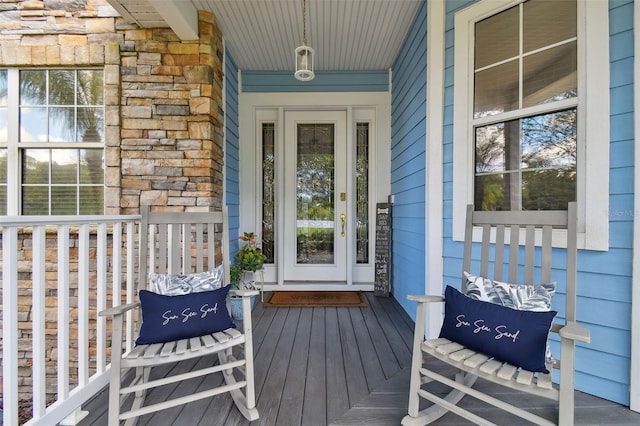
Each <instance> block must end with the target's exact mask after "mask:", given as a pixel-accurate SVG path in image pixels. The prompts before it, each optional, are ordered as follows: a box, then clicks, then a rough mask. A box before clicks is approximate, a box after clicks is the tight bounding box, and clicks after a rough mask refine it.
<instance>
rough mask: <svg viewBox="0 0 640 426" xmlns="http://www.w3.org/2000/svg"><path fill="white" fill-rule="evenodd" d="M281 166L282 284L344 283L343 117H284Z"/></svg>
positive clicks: (317, 114) (339, 114)
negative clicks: (282, 218)
mask: <svg viewBox="0 0 640 426" xmlns="http://www.w3.org/2000/svg"><path fill="white" fill-rule="evenodd" d="M284 163H285V170H284V197H283V206H284V247H285V249H284V250H285V253H284V254H285V255H284V271H283V272H284V280H285V281H287V282H298V283H304V282H308V283H309V284H322V283H323V282H326V283H329V282H331V283H336V282H346V281H347V257H348V256H347V242H348V240H349V238H347V236H348V232H347V226H348V217H347V202H346V200H347V131H346V112H345V111H287V112H285V133H284Z"/></svg>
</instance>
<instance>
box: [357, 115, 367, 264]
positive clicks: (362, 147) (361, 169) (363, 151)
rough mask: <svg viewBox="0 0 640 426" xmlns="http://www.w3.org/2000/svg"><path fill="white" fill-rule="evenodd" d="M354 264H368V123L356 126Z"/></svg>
mask: <svg viewBox="0 0 640 426" xmlns="http://www.w3.org/2000/svg"><path fill="white" fill-rule="evenodd" d="M356 263H369V123H358V124H357V125H356Z"/></svg>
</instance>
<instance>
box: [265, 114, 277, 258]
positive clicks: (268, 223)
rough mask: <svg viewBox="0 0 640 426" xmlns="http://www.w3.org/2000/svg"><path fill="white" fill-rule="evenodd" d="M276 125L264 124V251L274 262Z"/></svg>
mask: <svg viewBox="0 0 640 426" xmlns="http://www.w3.org/2000/svg"><path fill="white" fill-rule="evenodd" d="M274 221H275V125H274V124H273V123H264V124H263V125H262V252H263V253H264V254H265V256H267V259H266V260H265V262H264V263H274V260H275V259H274V252H275V250H274V248H275V226H274Z"/></svg>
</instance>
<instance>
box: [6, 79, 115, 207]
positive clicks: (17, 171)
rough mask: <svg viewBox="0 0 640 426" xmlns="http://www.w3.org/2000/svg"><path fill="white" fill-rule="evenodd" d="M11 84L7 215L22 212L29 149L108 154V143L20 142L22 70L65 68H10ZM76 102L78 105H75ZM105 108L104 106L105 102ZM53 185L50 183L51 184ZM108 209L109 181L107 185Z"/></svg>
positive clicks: (8, 121) (8, 111)
mask: <svg viewBox="0 0 640 426" xmlns="http://www.w3.org/2000/svg"><path fill="white" fill-rule="evenodd" d="M2 69H5V70H7V86H8V87H9V91H8V98H7V142H6V143H5V142H0V149H6V150H7V216H19V215H21V214H22V211H21V205H22V202H21V201H22V198H21V194H22V176H21V173H22V172H21V167H20V166H21V161H22V159H21V158H22V156H21V152H22V151H23V150H25V149H30V148H32V149H33V148H35V149H56V148H60V149H101V150H102V151H103V153H104V151H105V148H106V141H104V142H20V141H19V139H20V137H19V135H20V93H19V92H20V89H19V87H20V71H24V70H55V69H62V68H61V67H55V66H51V67H42V68H35V67H33V68H6V67H3V68H2ZM69 69H71V70H73V71H78V70H85V69H87V70H103V68H101V67H75V68H69ZM74 105H76V104H74ZM102 107H103V108H104V105H102ZM49 186H50V184H49ZM103 191H104V197H105V201H104V202H105V204H104V205H103V212H104V209H105V208H106V182H105V183H104V184H103Z"/></svg>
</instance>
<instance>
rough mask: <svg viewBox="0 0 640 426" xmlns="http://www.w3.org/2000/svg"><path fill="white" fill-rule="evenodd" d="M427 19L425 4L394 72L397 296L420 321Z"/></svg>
mask: <svg viewBox="0 0 640 426" xmlns="http://www.w3.org/2000/svg"><path fill="white" fill-rule="evenodd" d="M426 16H427V8H426V4H425V3H423V4H422V6H421V8H420V10H419V12H418V14H417V16H416V19H415V21H414V22H413V24H412V26H411V28H410V30H409V33H408V34H407V37H406V38H405V41H404V43H403V45H402V48H401V50H400V53H399V55H398V57H397V58H396V60H395V62H394V64H393V67H392V76H393V81H392V93H391V193H392V194H394V197H395V201H394V205H393V285H392V287H393V294H394V297H395V298H396V299H397V300H398V302H399V303H400V304H401V305H402V306H403V308H404V309H405V310H406V311H407V313H408V314H409V315H410V316H411V317H412V318H414V319H415V309H416V308H415V303H413V302H409V301H408V300H407V297H406V296H407V295H408V294H423V293H424V290H425V285H424V278H425V269H424V268H425V241H424V240H425V229H424V227H425V220H424V218H425V212H424V208H425V207H424V206H425V204H424V200H425V132H426V67H427V59H426V52H427V42H426V35H427V32H426V31H427V30H426Z"/></svg>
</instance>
